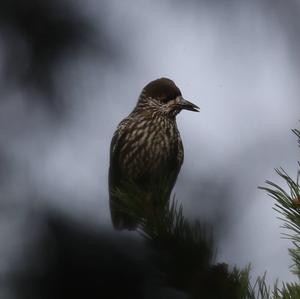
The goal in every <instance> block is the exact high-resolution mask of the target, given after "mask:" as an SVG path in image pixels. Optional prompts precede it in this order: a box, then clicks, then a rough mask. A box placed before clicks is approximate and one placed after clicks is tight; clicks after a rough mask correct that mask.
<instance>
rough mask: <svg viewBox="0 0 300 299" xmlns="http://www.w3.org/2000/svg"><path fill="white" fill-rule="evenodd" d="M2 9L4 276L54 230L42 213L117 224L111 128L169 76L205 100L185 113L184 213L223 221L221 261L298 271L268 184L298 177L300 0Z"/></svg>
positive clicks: (276, 272)
mask: <svg viewBox="0 0 300 299" xmlns="http://www.w3.org/2000/svg"><path fill="white" fill-rule="evenodd" d="M0 6H1V7H0V10H1V12H0V24H1V27H0V77H1V82H0V87H1V100H0V163H1V164H0V165H1V169H0V177H1V181H0V188H1V202H0V207H1V218H0V222H1V226H0V237H1V246H0V272H1V274H7V273H11V271H12V270H11V269H12V268H13V267H19V264H22V262H21V261H22V259H26V257H27V256H28V254H29V255H30V251H31V250H33V249H32V248H34V244H36V242H37V240H40V238H41V235H43V232H44V229H45V228H44V226H43V224H41V223H42V221H40V220H39V219H40V218H39V217H41V216H39V217H35V216H33V214H34V215H35V212H32V211H38V210H40V209H42V210H43V211H45V210H46V211H52V212H53V211H54V213H61V214H63V215H65V216H64V217H66V218H68V219H69V218H70V219H73V220H74V221H75V222H76V223H78V225H79V226H85V225H86V226H87V227H93V229H96V230H103V228H104V229H105V230H106V231H109V232H111V231H112V228H111V223H110V215H109V207H108V192H107V171H108V161H109V144H110V139H111V136H112V134H113V132H114V130H115V128H116V126H117V124H118V122H119V121H120V120H121V119H122V118H123V117H125V116H126V115H127V114H128V113H129V112H130V111H131V110H132V108H133V107H134V105H135V103H136V100H137V97H138V95H139V93H140V91H141V89H142V87H143V86H144V85H145V84H147V83H148V82H149V81H151V80H153V79H156V78H159V77H162V76H165V77H169V78H171V79H173V80H174V81H175V82H176V84H177V85H178V86H179V87H180V89H181V91H182V93H183V95H184V97H185V98H186V99H188V100H190V101H192V102H194V103H196V104H197V105H198V106H200V108H201V112H200V113H190V112H183V113H181V114H180V115H179V116H178V126H179V129H180V132H181V136H182V139H183V143H184V146H185V162H184V165H183V168H182V170H181V173H180V175H179V178H178V181H177V184H176V187H175V190H174V192H175V193H176V196H177V199H178V200H179V201H180V202H182V204H183V207H184V212H185V215H186V216H187V217H189V218H190V219H200V220H201V221H206V222H209V223H212V224H213V226H214V234H215V239H216V246H217V248H218V255H217V260H218V261H221V262H226V263H229V264H230V265H238V266H239V267H243V266H245V265H247V264H248V263H249V262H251V263H252V267H253V271H252V273H253V276H256V275H258V274H262V273H263V272H264V271H267V273H268V278H269V280H270V281H274V280H275V279H276V278H279V279H280V280H284V281H292V280H294V279H295V278H294V277H293V276H292V274H291V273H290V271H289V266H290V265H291V260H290V258H289V256H288V252H287V248H288V246H289V242H288V241H287V240H283V239H282V238H281V235H280V231H281V230H280V229H279V226H280V221H279V220H278V219H277V218H276V216H277V215H276V213H275V212H274V211H273V210H272V207H273V205H274V202H273V201H272V200H271V199H270V198H268V197H267V196H266V194H265V193H264V192H262V191H260V190H258V189H257V186H259V185H263V184H264V180H266V179H269V180H272V181H275V182H279V181H278V178H277V177H276V175H275V174H274V171H273V169H274V168H275V167H279V166H283V167H284V168H285V169H286V170H287V171H288V173H290V174H291V175H296V169H297V168H296V166H297V159H298V158H299V150H298V148H297V143H296V138H295V136H293V135H292V133H291V132H290V129H291V128H295V127H299V122H298V120H299V118H300V116H299V108H300V107H299V106H300V104H299V103H300V102H299V99H298V97H299V95H300V88H299V83H298V81H299V70H298V66H299V61H300V59H299V58H300V57H299V55H300V54H299V53H300V41H299V38H298V33H299V30H300V4H298V2H297V1H293V0H289V1H279V0H278V1H277V0H276V1H274V0H272V1H271V0H264V1H259V0H257V1H237V0H228V1H221V0H214V1H205V0H202V1H200V0H198V1H197V0H189V1H185V2H184V3H183V2H182V1H150V0H143V1H117V0H110V1H95V0H88V1H79V2H78V1H76V2H75V1H51V2H50V1H49V2H48V1H43V3H42V1H34V0H31V1H28V3H27V4H26V6H25V4H22V2H21V1H20V2H19V1H17V0H14V1H3V3H2V4H1V5H0ZM2 240H3V241H2ZM18 263H19V264H18ZM16 265H17V266H16ZM6 296H8V295H7V294H6ZM7 298H8V297H7Z"/></svg>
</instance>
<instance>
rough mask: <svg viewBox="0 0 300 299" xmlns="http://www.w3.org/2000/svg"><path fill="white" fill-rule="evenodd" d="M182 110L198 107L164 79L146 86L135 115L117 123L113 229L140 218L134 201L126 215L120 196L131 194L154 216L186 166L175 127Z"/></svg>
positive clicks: (111, 192) (111, 175)
mask: <svg viewBox="0 0 300 299" xmlns="http://www.w3.org/2000/svg"><path fill="white" fill-rule="evenodd" d="M183 109H185V110H191V111H197V112H198V109H199V107H197V106H196V105H194V104H193V103H191V102H188V101H187V100H185V99H184V98H183V97H182V95H181V92H180V90H179V88H178V87H177V86H176V85H175V83H174V82H173V81H172V80H170V79H167V78H160V79H157V80H154V81H152V82H150V83H148V84H147V85H146V86H145V87H144V88H143V90H142V92H141V94H140V96H139V99H138V102H137V104H136V106H135V108H134V109H133V111H132V112H131V113H130V114H129V116H128V117H126V118H124V119H123V120H122V121H121V122H120V124H119V125H118V127H117V130H116V131H115V133H114V135H113V138H112V141H111V147H110V168H109V195H110V211H111V218H112V222H113V225H114V228H116V229H135V228H136V227H137V220H136V218H135V217H133V216H132V215H131V214H130V213H128V208H129V209H130V203H129V202H128V206H127V211H124V209H122V206H123V207H124V200H121V198H120V192H121V193H123V194H126V200H127V201H129V200H130V196H131V195H134V196H139V197H140V200H141V202H142V203H144V204H145V209H146V207H147V208H148V209H149V207H150V206H151V207H152V208H151V209H153V212H154V210H155V207H160V203H159V202H158V201H160V200H162V197H164V198H169V197H170V194H171V191H172V189H173V186H174V184H175V182H176V179H177V176H178V173H179V171H180V168H181V165H182V162H183V145H182V141H181V138H180V134H179V131H178V128H177V124H176V115H177V114H178V113H179V112H180V111H181V110H183ZM130 185H131V186H133V187H130ZM133 190H134V191H133ZM132 192H135V193H136V194H132ZM127 193H128V194H127ZM130 193H131V194H130ZM125 204H126V202H125Z"/></svg>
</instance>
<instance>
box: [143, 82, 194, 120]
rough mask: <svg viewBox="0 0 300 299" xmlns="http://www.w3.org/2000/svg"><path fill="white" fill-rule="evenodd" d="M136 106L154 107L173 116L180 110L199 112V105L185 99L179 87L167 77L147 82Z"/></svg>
mask: <svg viewBox="0 0 300 299" xmlns="http://www.w3.org/2000/svg"><path fill="white" fill-rule="evenodd" d="M138 106H140V107H143V108H144V109H149V108H150V109H151V108H153V109H156V110H157V111H158V112H159V113H161V114H164V115H166V116H170V117H175V116H176V115H177V114H178V113H179V112H180V111H181V110H183V109H185V110H190V111H195V112H199V109H200V108H199V107H198V106H196V105H195V104H193V103H191V102H189V101H187V100H185V99H184V98H183V97H182V95H181V92H180V90H179V88H178V87H177V86H176V85H175V83H174V82H173V81H172V80H170V79H168V78H160V79H156V80H154V81H151V82H150V83H148V84H147V85H146V86H145V87H144V88H143V90H142V93H141V95H140V97H139V101H138Z"/></svg>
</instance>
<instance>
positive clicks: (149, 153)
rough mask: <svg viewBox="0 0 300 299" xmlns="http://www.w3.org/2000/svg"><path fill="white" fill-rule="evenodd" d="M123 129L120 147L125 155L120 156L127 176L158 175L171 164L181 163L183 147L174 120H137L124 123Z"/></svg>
mask: <svg viewBox="0 0 300 299" xmlns="http://www.w3.org/2000/svg"><path fill="white" fill-rule="evenodd" d="M126 131H127V132H128V133H127V135H126V138H125V139H126V140H125V142H124V145H123V148H121V152H122V153H125V154H124V155H122V156H121V157H120V159H121V160H122V161H121V162H122V165H124V168H125V170H126V172H127V173H128V175H130V176H139V175H141V174H143V173H148V174H149V173H150V174H152V175H159V174H161V173H162V172H163V171H164V169H165V168H166V167H167V168H170V167H172V165H170V164H172V163H173V164H174V167H176V165H177V164H178V165H179V166H178V167H180V166H181V163H182V159H183V146H182V142H181V138H180V134H179V132H178V129H177V126H176V123H175V121H173V122H171V121H168V120H165V119H151V120H147V119H140V120H139V121H134V122H132V123H131V124H130V125H128V128H127V130H126Z"/></svg>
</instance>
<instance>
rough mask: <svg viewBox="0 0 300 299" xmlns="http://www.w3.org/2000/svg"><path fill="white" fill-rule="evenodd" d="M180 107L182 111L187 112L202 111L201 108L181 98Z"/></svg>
mask: <svg viewBox="0 0 300 299" xmlns="http://www.w3.org/2000/svg"><path fill="white" fill-rule="evenodd" d="M179 105H180V107H181V109H185V110H190V111H195V112H199V110H200V108H199V107H198V106H196V105H195V104H193V103H191V102H189V101H187V100H185V99H184V98H183V97H180V102H179Z"/></svg>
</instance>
